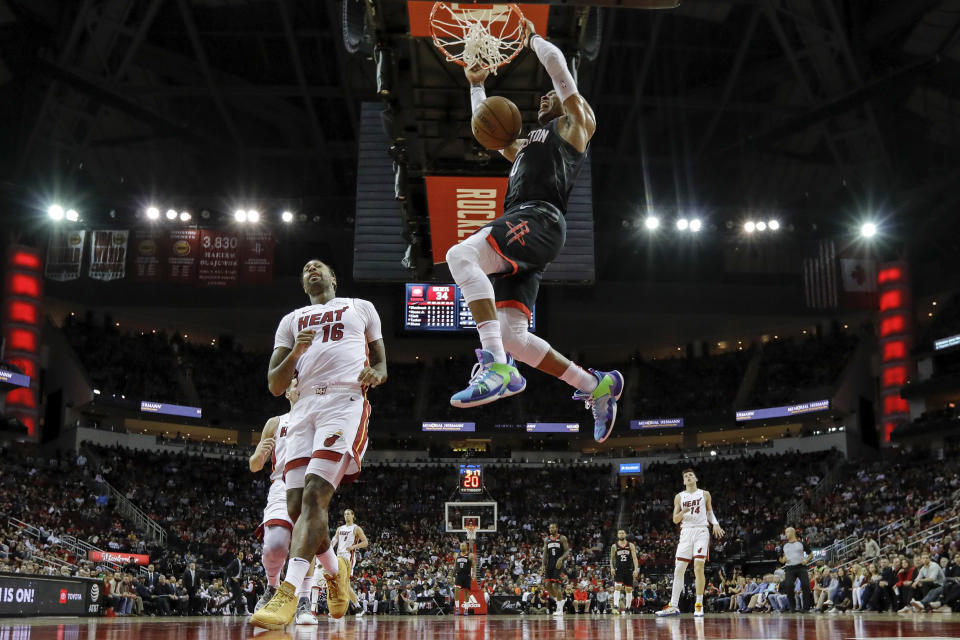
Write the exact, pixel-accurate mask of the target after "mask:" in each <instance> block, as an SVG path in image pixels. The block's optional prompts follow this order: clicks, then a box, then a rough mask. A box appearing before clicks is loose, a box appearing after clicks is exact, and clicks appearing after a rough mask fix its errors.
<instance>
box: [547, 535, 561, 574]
mask: <svg viewBox="0 0 960 640" xmlns="http://www.w3.org/2000/svg"><path fill="white" fill-rule="evenodd" d="M547 555H548V556H549V560H548V564H547V568H548V569H550V568H555V567H556V566H557V560H559V559H560V556H562V555H563V542H561V541H560V536H559V535H558V536H557V537H556V538H554V537H553V536H548V537H547Z"/></svg>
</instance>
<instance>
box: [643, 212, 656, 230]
mask: <svg viewBox="0 0 960 640" xmlns="http://www.w3.org/2000/svg"><path fill="white" fill-rule="evenodd" d="M643 225H644V226H645V227H646V228H647V231H653V230H655V229H656V228H657V227H659V226H660V218H658V217H657V216H647V219H646V220H644V221H643Z"/></svg>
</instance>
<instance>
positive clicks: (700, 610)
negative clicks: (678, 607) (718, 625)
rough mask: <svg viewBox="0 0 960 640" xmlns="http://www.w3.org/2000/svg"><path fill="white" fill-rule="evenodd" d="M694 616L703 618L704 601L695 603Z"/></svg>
mask: <svg viewBox="0 0 960 640" xmlns="http://www.w3.org/2000/svg"><path fill="white" fill-rule="evenodd" d="M693 617H694V618H702V617H703V603H702V602H697V603H696V604H694V605H693Z"/></svg>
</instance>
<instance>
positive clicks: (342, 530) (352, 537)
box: [337, 524, 357, 558]
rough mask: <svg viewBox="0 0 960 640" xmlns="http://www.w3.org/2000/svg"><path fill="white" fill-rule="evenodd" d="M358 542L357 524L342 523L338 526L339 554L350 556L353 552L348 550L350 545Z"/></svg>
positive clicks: (345, 556)
mask: <svg viewBox="0 0 960 640" xmlns="http://www.w3.org/2000/svg"><path fill="white" fill-rule="evenodd" d="M355 544H357V525H355V524H342V525H340V526H339V527H337V555H338V556H343V557H344V558H350V557H351V554H352V552H351V551H347V548H348V547H352V546H353V545H355Z"/></svg>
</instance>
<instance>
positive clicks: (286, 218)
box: [280, 211, 293, 224]
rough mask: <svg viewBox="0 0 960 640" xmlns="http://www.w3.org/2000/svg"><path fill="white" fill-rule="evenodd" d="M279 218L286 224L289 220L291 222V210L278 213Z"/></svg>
mask: <svg viewBox="0 0 960 640" xmlns="http://www.w3.org/2000/svg"><path fill="white" fill-rule="evenodd" d="M280 219H281V220H283V221H284V222H286V223H287V224H290V223H291V222H293V212H292V211H284V212H283V213H282V214H280Z"/></svg>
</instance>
